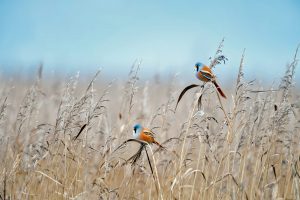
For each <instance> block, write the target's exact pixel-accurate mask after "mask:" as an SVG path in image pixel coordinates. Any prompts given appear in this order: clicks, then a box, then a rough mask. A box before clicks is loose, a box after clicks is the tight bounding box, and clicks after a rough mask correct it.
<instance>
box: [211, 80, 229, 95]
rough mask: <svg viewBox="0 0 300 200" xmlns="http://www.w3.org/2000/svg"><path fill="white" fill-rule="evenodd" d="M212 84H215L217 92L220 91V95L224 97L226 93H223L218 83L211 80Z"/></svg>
mask: <svg viewBox="0 0 300 200" xmlns="http://www.w3.org/2000/svg"><path fill="white" fill-rule="evenodd" d="M213 84H214V85H215V86H216V88H217V90H218V92H219V93H220V95H221V96H222V97H224V98H225V99H226V95H225V94H224V92H223V91H222V89H221V88H220V86H219V85H218V83H217V82H216V81H213Z"/></svg>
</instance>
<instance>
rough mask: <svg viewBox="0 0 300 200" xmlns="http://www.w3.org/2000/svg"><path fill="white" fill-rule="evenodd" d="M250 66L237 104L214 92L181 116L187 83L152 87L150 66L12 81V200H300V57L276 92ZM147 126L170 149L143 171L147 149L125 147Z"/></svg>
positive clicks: (7, 176)
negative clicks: (123, 73) (145, 76)
mask: <svg viewBox="0 0 300 200" xmlns="http://www.w3.org/2000/svg"><path fill="white" fill-rule="evenodd" d="M219 48H222V46H221V47H219ZM219 53H220V52H219V51H217V53H216V55H218V54H219ZM245 57H246V54H245V53H243V54H242V55H241V62H240V67H239V72H237V74H238V77H237V78H236V83H235V85H234V86H228V87H227V88H226V87H225V91H226V93H227V96H228V98H227V99H226V100H225V99H220V98H218V95H217V93H216V91H215V89H214V87H213V86H212V84H206V85H205V86H204V87H202V88H198V89H196V90H194V91H193V92H190V93H188V94H187V95H186V96H185V97H184V98H183V99H182V100H181V102H180V104H179V105H178V108H177V110H176V112H175V105H176V100H177V98H178V95H179V93H180V90H181V89H183V88H184V86H183V85H179V84H178V82H179V81H178V79H179V78H180V77H177V76H174V77H171V78H170V80H169V81H167V83H160V82H159V81H150V82H143V81H141V80H139V73H140V70H143V69H142V63H141V62H140V61H136V62H135V63H134V64H133V66H132V70H131V71H130V73H129V77H128V80H127V81H126V82H124V81H112V82H106V81H103V80H102V79H103V76H105V75H104V74H102V73H101V72H100V71H98V72H96V73H95V75H94V77H90V81H89V83H85V82H84V81H80V75H79V74H76V75H74V76H72V77H70V78H68V79H66V80H62V79H58V80H46V79H45V80H44V79H43V76H42V74H43V71H42V67H40V69H39V70H38V73H37V75H36V78H35V80H34V81H31V82H24V81H23V82H22V81H17V80H14V81H5V79H2V84H1V86H0V91H1V96H0V159H1V163H0V199H3V200H4V199H300V103H299V92H298V91H297V88H294V75H295V67H296V66H297V52H296V54H295V56H294V57H293V58H292V60H291V62H290V64H288V65H287V66H286V70H284V66H283V70H282V71H283V77H282V79H281V81H280V83H278V85H275V84H274V86H273V87H272V88H264V87H262V86H260V85H258V83H257V82H255V81H250V80H246V78H245V76H244V73H243V66H244V59H245ZM214 62H216V60H214ZM217 64H218V63H215V65H217ZM216 67H218V66H216ZM193 78H194V76H193ZM195 82H196V80H195ZM228 88H230V89H228ZM199 96H201V104H200V106H199V104H198V102H199V101H198V98H199ZM136 122H139V123H141V124H143V125H144V126H146V127H149V128H151V129H152V130H153V131H154V132H155V133H156V136H157V140H158V141H160V143H161V144H162V145H163V146H164V147H165V148H166V150H161V149H157V147H156V146H153V145H152V146H146V148H147V149H148V154H149V160H148V159H147V156H146V153H145V151H142V152H141V155H140V157H139V158H138V159H137V160H136V162H134V163H132V162H127V161H128V158H130V157H131V156H132V155H133V154H134V153H135V152H136V151H137V149H138V148H139V144H138V143H135V142H132V143H127V144H126V145H124V146H123V147H122V148H119V149H117V147H118V146H119V145H121V144H122V143H123V142H124V141H126V140H128V139H130V138H131V137H132V127H133V125H134V124H135V123H136ZM116 149H117V150H116ZM149 161H150V163H151V165H152V167H153V173H152V170H151V169H150V166H149Z"/></svg>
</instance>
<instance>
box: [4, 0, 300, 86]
mask: <svg viewBox="0 0 300 200" xmlns="http://www.w3.org/2000/svg"><path fill="white" fill-rule="evenodd" d="M299 19H300V1H298V0H274V1H271V0H270V1H266V0H264V1H250V0H246V1H242V0H229V1H208V0H206V1H196V0H195V1H175V0H160V1H159V0H151V1H143V0H127V1H125V0H124V1H121V0H112V1H104V0H94V1H79V0H45V1H40V0H36V1H34V0H26V1H17V0H15V1H13V0H0V66H1V69H2V73H3V71H4V72H5V71H8V69H9V70H19V69H20V68H21V69H22V71H28V70H30V69H33V68H35V67H36V65H37V64H38V63H40V62H43V63H44V65H45V68H46V71H47V70H53V69H55V70H56V71H59V70H62V69H64V70H65V71H68V72H72V71H73V72H74V73H75V72H76V71H77V70H80V71H89V70H93V71H94V70H95V69H97V68H99V67H102V68H103V69H104V73H105V74H106V75H109V76H110V77H122V76H126V75H127V73H128V71H129V68H130V66H131V64H132V63H133V61H134V60H135V59H136V58H142V59H143V64H142V70H141V73H143V74H144V76H145V75H146V74H147V75H148V76H151V77H152V75H154V74H155V73H161V74H172V73H176V72H179V73H181V74H182V75H183V77H188V76H189V75H190V74H191V77H192V79H193V78H194V74H193V73H194V71H193V70H194V68H193V65H194V64H195V62H197V61H201V62H204V63H207V62H208V58H209V57H210V56H212V55H213V54H214V52H215V49H216V47H217V45H218V43H219V42H220V40H221V39H222V38H223V37H225V48H224V52H225V54H226V56H227V57H228V58H229V61H228V63H227V64H226V65H225V66H220V67H219V68H217V69H216V74H217V75H218V77H220V78H221V79H224V80H226V79H230V78H235V76H236V73H237V67H238V63H239V61H240V56H241V53H242V51H243V48H246V59H245V71H246V76H249V78H253V77H255V78H258V79H261V80H262V79H263V78H264V77H266V76H267V77H268V78H270V79H275V80H279V78H280V77H281V76H282V73H283V72H284V71H285V65H286V63H287V62H288V61H289V60H291V58H292V56H293V54H294V51H295V48H296V46H297V45H298V44H299V42H300V20H299ZM298 72H300V70H298ZM265 75H266V76H265ZM299 77H300V76H299V75H297V78H298V79H299ZM149 79H150V78H149Z"/></svg>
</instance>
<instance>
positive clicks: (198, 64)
mask: <svg viewBox="0 0 300 200" xmlns="http://www.w3.org/2000/svg"><path fill="white" fill-rule="evenodd" d="M202 67H203V64H202V63H201V62H197V63H196V64H195V69H196V71H197V72H198V71H199V70H200V69H201V68H202Z"/></svg>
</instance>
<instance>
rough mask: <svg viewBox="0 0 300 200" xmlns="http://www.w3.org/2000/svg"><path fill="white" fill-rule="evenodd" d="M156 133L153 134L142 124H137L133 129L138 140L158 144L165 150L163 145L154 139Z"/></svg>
mask: <svg viewBox="0 0 300 200" xmlns="http://www.w3.org/2000/svg"><path fill="white" fill-rule="evenodd" d="M154 135H155V133H153V132H152V131H151V130H150V129H147V128H144V127H142V126H141V125H140V124H136V125H135V126H134V127H133V137H134V138H135V139H138V140H142V141H145V142H148V143H149V144H153V143H154V144H156V145H158V146H159V147H161V148H164V147H163V146H162V145H161V144H159V143H158V142H157V141H156V140H155V139H154Z"/></svg>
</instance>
